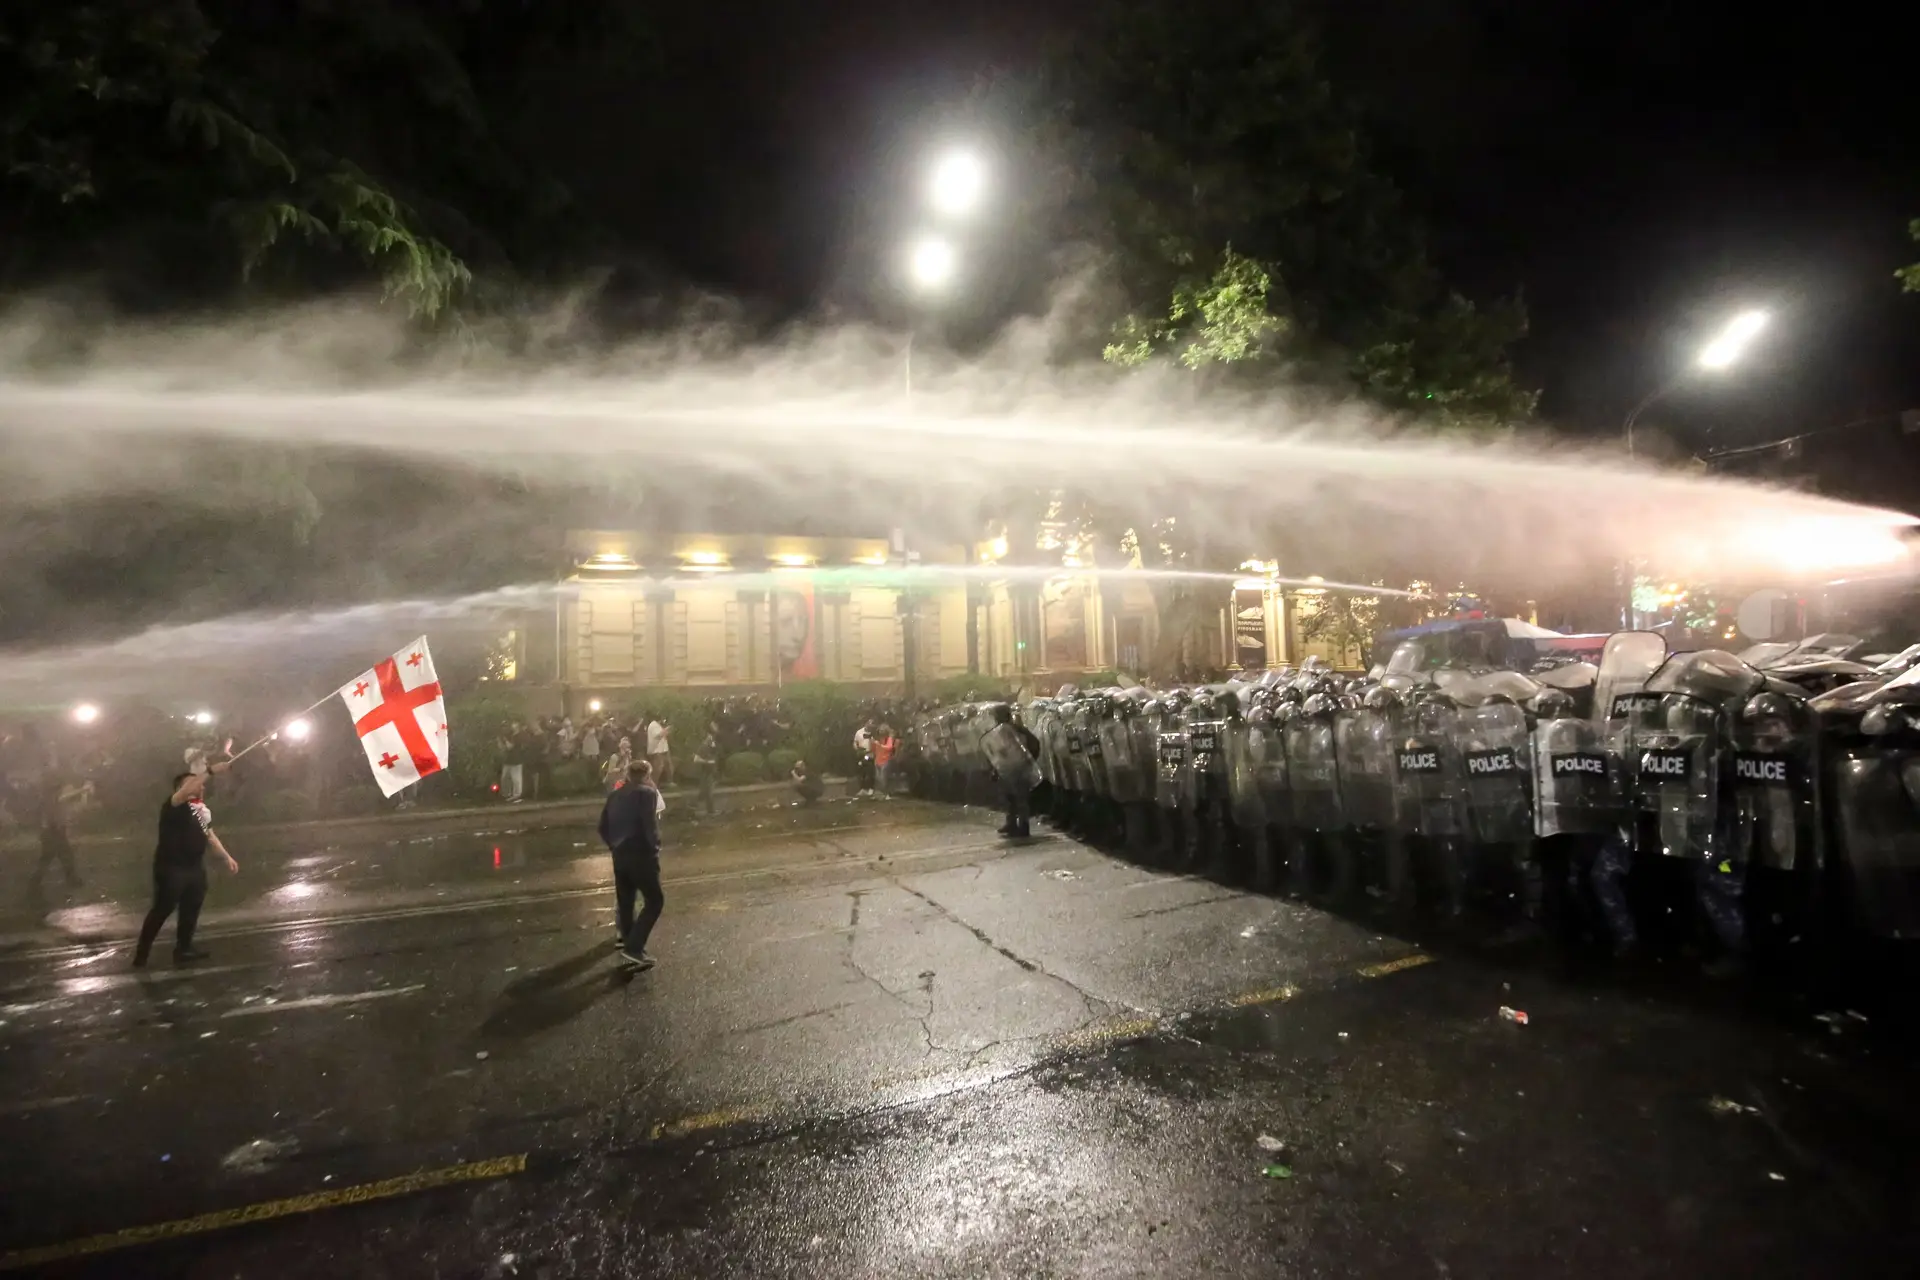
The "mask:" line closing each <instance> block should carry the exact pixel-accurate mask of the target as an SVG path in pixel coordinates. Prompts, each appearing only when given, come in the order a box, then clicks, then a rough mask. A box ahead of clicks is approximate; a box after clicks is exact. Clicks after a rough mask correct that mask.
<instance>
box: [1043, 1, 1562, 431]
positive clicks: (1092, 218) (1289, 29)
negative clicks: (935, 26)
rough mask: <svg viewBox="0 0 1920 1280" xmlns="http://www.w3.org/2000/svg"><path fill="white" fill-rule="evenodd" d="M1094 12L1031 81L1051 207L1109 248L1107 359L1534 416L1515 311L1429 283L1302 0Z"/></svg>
mask: <svg viewBox="0 0 1920 1280" xmlns="http://www.w3.org/2000/svg"><path fill="white" fill-rule="evenodd" d="M1102 13H1103V18H1102V21H1101V22H1100V24H1099V26H1098V28H1097V30H1096V32H1095V33H1093V34H1092V35H1091V36H1089V37H1087V38H1085V39H1078V40H1076V42H1075V44H1074V47H1073V48H1072V49H1071V50H1070V51H1069V52H1067V53H1066V54H1063V55H1062V56H1061V57H1059V58H1058V59H1056V60H1055V62H1054V64H1053V65H1052V66H1051V67H1050V68H1049V69H1048V70H1047V72H1046V73H1045V74H1044V75H1043V77H1042V79H1041V82H1040V84H1039V85H1038V87H1037V88H1036V87H1033V86H1027V90H1028V103H1029V104H1031V105H1030V106H1029V107H1028V116H1029V121H1030V125H1031V128H1030V131H1029V141H1030V145H1031V146H1032V148H1033V150H1034V152H1035V153H1036V154H1037V155H1039V156H1041V157H1044V160H1043V161H1042V162H1041V163H1040V166H1039V167H1040V169H1041V171H1042V172H1045V173H1049V174H1051V175H1053V176H1054V179H1055V180H1054V181H1053V182H1052V183H1050V184H1047V185H1046V187H1045V190H1046V191H1047V196H1046V199H1047V201H1048V202H1049V204H1050V206H1051V209H1050V212H1051V213H1052V215H1053V218H1054V221H1055V222H1056V224H1057V225H1058V226H1059V227H1060V229H1061V230H1062V232H1063V233H1064V234H1065V235H1067V236H1069V237H1073V238H1078V239H1084V240H1087V241H1091V242H1093V243H1096V244H1099V245H1102V246H1104V247H1105V248H1107V249H1108V250H1109V251H1110V252H1111V254H1112V255H1113V260H1114V262H1115V264H1116V276H1117V278H1118V280H1119V284H1120V288H1121V291H1122V294H1123V295H1124V298H1125V300H1126V309H1125V311H1124V312H1123V314H1122V315H1121V316H1120V317H1119V318H1118V320H1117V322H1116V324H1115V327H1114V336H1113V339H1112V341H1111V342H1110V343H1109V344H1108V345H1107V347H1106V351H1105V354H1106V356H1107V358H1108V359H1109V360H1112V361H1114V362H1116V363H1120V364H1138V363H1140V362H1142V361H1144V360H1146V359H1149V358H1152V357H1155V356H1158V355H1166V356H1170V357H1172V358H1175V359H1178V360H1180V361H1181V362H1182V363H1184V364H1186V365H1187V366H1188V367H1190V368H1195V369H1200V368H1205V367H1209V366H1227V367H1229V368H1235V369H1240V370H1247V369H1250V368H1260V367H1264V368H1267V369H1274V370H1277V369H1280V368H1284V369H1285V370H1286V372H1287V374H1288V376H1290V377H1295V378H1300V377H1304V378H1308V379H1312V380H1316V381H1321V382H1325V383H1331V384H1334V385H1338V386H1345V387H1350V388H1354V389H1357V390H1359V391H1360V392H1362V393H1363V394H1365V395H1367V396H1369V397H1371V398H1373V399H1375V400H1377V401H1379V402H1381V403H1383V404H1386V405H1388V406H1391V407H1393V408H1396V409H1402V410H1411V411H1415V412H1419V413H1428V412H1431V413H1433V414H1434V415H1435V416H1436V417H1438V418H1440V419H1442V420H1443V421H1447V422H1480V421H1510V420H1512V419H1515V418H1520V417H1524V416H1526V415H1527V414H1529V413H1530V412H1531V411H1532V408H1533V401H1534V397H1533V395H1532V394H1531V393H1529V392H1526V391H1524V390H1522V389H1520V388H1518V387H1516V386H1515V385H1514V383H1513V380H1512V373H1511V369H1510V366H1509V364H1508V360H1507V351H1508V348H1509V347H1510V346H1511V344H1512V343H1513V342H1514V341H1515V340H1516V339H1518V338H1519V337H1520V336H1522V335H1523V334H1524V332H1525V327H1526V320H1525V312H1524V310H1523V309H1522V308H1521V307H1520V306H1519V304H1518V303H1517V302H1505V303H1501V304H1499V305H1497V306H1494V307H1490V308H1482V307H1479V306H1476V305H1475V304H1473V303H1472V302H1470V301H1468V300H1466V299H1464V298H1461V297H1458V296H1457V295H1455V294H1453V293H1452V292H1450V291H1449V290H1448V289H1447V288H1446V287H1445V285H1444V283H1443V281H1442V279H1441V277H1440V273H1439V271H1438V269H1437V268H1436V267H1435V265H1434V263H1433V261H1432V259H1431V256H1430V254H1429V251H1428V249H1427V246H1426V241H1425V236H1424V233H1423V231H1422V229H1421V228H1420V226H1419V225H1418V223H1417V221H1416V220H1415V219H1414V217H1413V216H1412V214H1411V213H1410V211H1409V210H1408V209H1407V207H1406V204H1405V201H1404V199H1403V198H1402V196H1401V193H1400V192H1399V191H1398V189H1397V188H1396V187H1395V186H1394V184H1393V183H1392V182H1391V181H1390V180H1389V179H1388V178H1387V177H1385V176H1384V175H1383V174H1381V173H1379V172H1378V171H1377V170H1376V169H1375V168H1374V167H1373V164H1372V162H1371V160H1370V157H1369V153H1368V148H1367V145H1366V140H1365V138H1364V137H1363V136H1362V132H1361V129H1360V125H1359V120H1358V116H1357V115H1356V113H1355V112H1353V111H1352V110H1350V109H1349V108H1348V107H1347V106H1346V105H1345V103H1344V102H1343V100H1342V98H1341V95H1340V94H1339V92H1338V91H1337V90H1336V88H1335V86H1333V85H1332V84H1331V83H1330V82H1329V81H1328V79H1327V77H1326V75H1325V74H1324V72H1323V70H1322V58H1321V53H1320V49H1319V43H1318V40H1317V37H1316V35H1315V32H1314V29H1313V25H1312V23H1311V22H1310V21H1309V20H1308V19H1307V17H1306V16H1305V14H1304V12H1303V10H1302V9H1301V8H1300V7H1299V6H1298V5H1296V4H1291V3H1285V2H1282V3H1271V2H1261V0H1194V2H1193V3H1176V0H1120V2H1116V3H1114V4H1112V5H1108V6H1104V7H1103V11H1102ZM1282 358H1284V364H1283V363H1282Z"/></svg>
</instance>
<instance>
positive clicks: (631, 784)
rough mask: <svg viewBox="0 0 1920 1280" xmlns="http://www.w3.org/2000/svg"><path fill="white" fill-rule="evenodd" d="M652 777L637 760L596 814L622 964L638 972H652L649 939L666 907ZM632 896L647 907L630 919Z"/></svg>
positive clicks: (650, 768) (657, 797)
mask: <svg viewBox="0 0 1920 1280" xmlns="http://www.w3.org/2000/svg"><path fill="white" fill-rule="evenodd" d="M652 773H653V766H652V765H650V764H648V763H647V762H646V761H645V760H635V761H634V762H633V764H632V765H631V766H630V767H629V768H628V769H627V781H626V785H625V786H622V787H620V788H619V789H618V790H616V791H615V792H614V793H613V794H612V795H610V796H608V797H607V803H606V807H605V808H603V809H601V810H600V839H601V840H603V841H605V842H606V846H607V848H608V849H610V850H612V852H613V893H614V907H615V911H616V915H617V922H618V924H619V926H620V944H619V945H620V959H621V960H623V961H625V962H626V963H627V964H630V965H632V966H633V967H634V968H636V969H651V968H653V957H652V956H650V955H648V954H647V937H648V935H650V934H651V933H652V932H653V926H654V924H655V922H656V921H658V920H659V919H660V909H661V908H662V907H664V906H665V905H666V896H665V895H664V894H662V893H661V892H660V793H659V792H658V791H657V790H655V789H654V786H653V782H652ZM636 892H637V893H638V894H639V895H640V896H641V897H642V898H643V899H645V904H646V905H645V906H644V907H643V908H642V909H641V912H640V914H639V916H638V917H637V918H636V917H635V916H634V914H633V896H634V894H635V893H636Z"/></svg>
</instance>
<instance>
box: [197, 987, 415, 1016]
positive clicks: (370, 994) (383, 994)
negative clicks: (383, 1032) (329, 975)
mask: <svg viewBox="0 0 1920 1280" xmlns="http://www.w3.org/2000/svg"><path fill="white" fill-rule="evenodd" d="M426 989H427V984H426V983H424V982H416V983H414V984H413V985H412V986H410V987H390V988H386V989H384V990H381V991H354V992H349V993H347V994H345V995H334V996H307V997H306V998H305V999H302V1000H282V1001H280V1002H279V1003H278V1004H266V1003H264V1002H263V1003H261V1004H243V1005H241V1006H240V1007H239V1008H238V1009H229V1010H227V1011H226V1012H225V1013H223V1014H221V1015H220V1016H221V1017H223V1018H247V1017H252V1016H253V1015H254V1014H257V1013H285V1012H287V1010H289V1009H331V1008H334V1007H336V1006H338V1005H343V1004H360V1003H362V1002H364V1001H367V1000H384V999H386V998H387V997H388V996H410V995H412V994H413V993H414V992H416V991H425V990H426Z"/></svg>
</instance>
